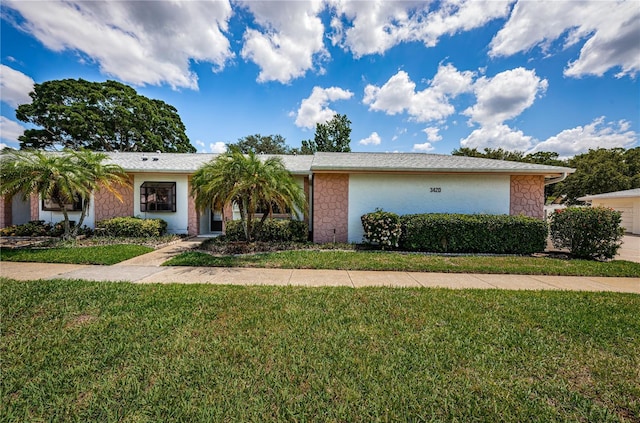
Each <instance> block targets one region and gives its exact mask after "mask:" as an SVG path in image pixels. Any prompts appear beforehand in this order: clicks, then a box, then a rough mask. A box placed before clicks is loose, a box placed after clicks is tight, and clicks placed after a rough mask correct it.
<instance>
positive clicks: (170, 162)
mask: <svg viewBox="0 0 640 423" xmlns="http://www.w3.org/2000/svg"><path fill="white" fill-rule="evenodd" d="M52 154H55V153H52ZM105 154H106V155H107V156H108V158H109V162H111V163H114V164H117V165H119V166H121V167H122V168H123V169H124V170H125V171H127V172H131V173H149V172H157V173H194V172H195V171H196V170H198V169H199V168H200V167H201V166H202V165H203V164H205V163H207V162H209V161H211V160H214V159H215V158H216V157H218V156H219V154H212V153H131V152H125V153H121V152H108V153H105ZM258 156H259V157H261V158H264V159H267V158H269V157H279V158H280V159H281V160H282V162H283V164H284V166H285V168H286V169H287V170H288V171H289V172H291V173H292V174H294V175H310V174H311V172H323V171H324V172H345V173H349V172H416V173H505V174H525V175H531V174H534V175H544V176H547V177H557V176H562V175H563V174H568V173H573V172H574V171H575V169H571V168H568V167H559V166H546V165H538V164H532V163H522V162H510V161H504V160H494V159H483V158H477V157H466V156H448V155H443V154H425V153H322V152H320V153H316V154H315V155H313V156H311V155H284V154H259V155H258Z"/></svg>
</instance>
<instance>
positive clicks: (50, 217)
mask: <svg viewBox="0 0 640 423" xmlns="http://www.w3.org/2000/svg"><path fill="white" fill-rule="evenodd" d="M38 202H39V204H38V210H39V211H38V219H39V220H44V221H45V222H50V223H58V222H62V221H63V220H64V215H63V214H62V212H59V211H47V210H42V199H40V200H38ZM67 214H68V215H69V220H72V221H75V222H76V223H78V222H79V221H80V214H81V212H80V211H70V212H67ZM95 215H96V214H95V204H94V201H93V197H92V198H91V202H90V203H89V212H88V213H87V215H86V216H85V218H84V221H83V222H82V226H88V227H90V228H94V227H95V222H96V219H95Z"/></svg>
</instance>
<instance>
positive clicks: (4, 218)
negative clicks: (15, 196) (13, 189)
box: [0, 196, 12, 228]
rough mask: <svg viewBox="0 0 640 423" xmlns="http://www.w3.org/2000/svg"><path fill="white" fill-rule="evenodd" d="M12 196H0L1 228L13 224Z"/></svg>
mask: <svg viewBox="0 0 640 423" xmlns="http://www.w3.org/2000/svg"><path fill="white" fill-rule="evenodd" d="M11 219H12V217H11V197H2V196H0V228H6V227H7V226H11Z"/></svg>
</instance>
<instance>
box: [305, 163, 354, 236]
mask: <svg viewBox="0 0 640 423" xmlns="http://www.w3.org/2000/svg"><path fill="white" fill-rule="evenodd" d="M348 228H349V175H347V174H331V173H326V174H322V173H316V174H315V175H314V179H313V242H318V243H323V242H333V240H334V230H335V241H336V242H347V239H348Z"/></svg>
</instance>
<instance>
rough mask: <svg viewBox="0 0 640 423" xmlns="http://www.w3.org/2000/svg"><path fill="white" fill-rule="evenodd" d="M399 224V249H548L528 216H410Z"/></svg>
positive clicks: (541, 229) (543, 229)
mask: <svg viewBox="0 0 640 423" xmlns="http://www.w3.org/2000/svg"><path fill="white" fill-rule="evenodd" d="M400 224H401V227H402V234H401V236H400V248H402V249H404V250H408V251H425V252H434V253H491V254H531V253H535V252H540V251H543V250H544V249H545V247H546V240H547V233H548V229H547V224H546V223H545V222H544V221H542V220H539V219H535V218H532V217H526V216H509V215H489V214H473V215H467V214H440V213H433V214H432V213H429V214H411V215H405V216H402V217H400Z"/></svg>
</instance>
